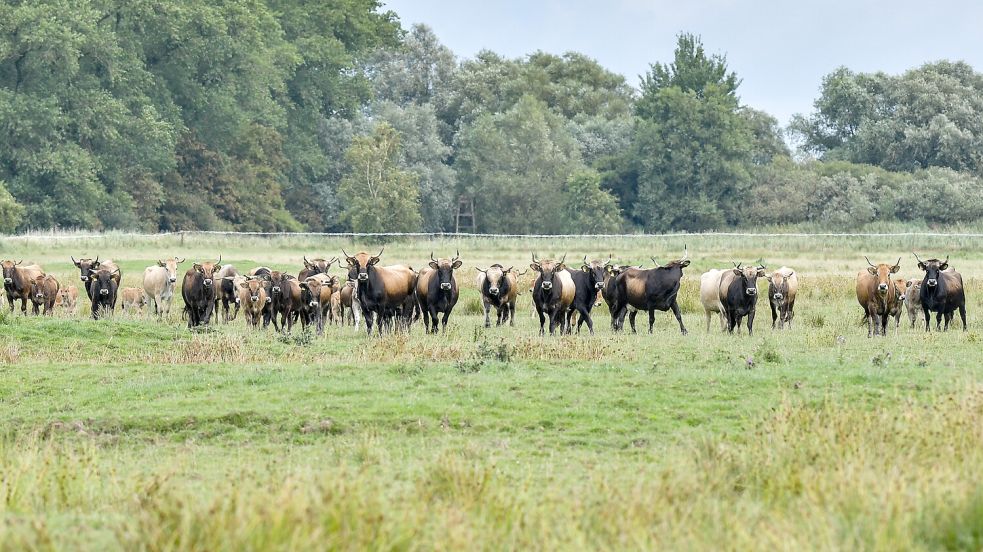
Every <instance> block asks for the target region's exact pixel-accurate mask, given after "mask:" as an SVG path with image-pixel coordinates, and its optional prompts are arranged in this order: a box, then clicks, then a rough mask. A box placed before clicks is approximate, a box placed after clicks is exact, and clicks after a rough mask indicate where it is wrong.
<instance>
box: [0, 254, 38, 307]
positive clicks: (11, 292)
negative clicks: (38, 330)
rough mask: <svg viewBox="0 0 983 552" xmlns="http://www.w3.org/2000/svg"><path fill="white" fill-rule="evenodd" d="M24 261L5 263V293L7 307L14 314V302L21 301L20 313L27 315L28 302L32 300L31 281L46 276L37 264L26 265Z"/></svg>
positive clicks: (2, 264) (1, 264) (0, 264)
mask: <svg viewBox="0 0 983 552" xmlns="http://www.w3.org/2000/svg"><path fill="white" fill-rule="evenodd" d="M23 262H24V261H17V262H14V261H3V262H2V263H0V266H2V267H3V291H4V293H5V294H6V295H7V305H9V306H10V312H14V301H15V300H17V299H20V311H21V313H22V314H24V315H25V316H26V315H27V301H28V300H29V299H30V298H31V281H33V280H34V279H35V278H37V277H38V276H41V275H43V274H44V270H42V269H41V267H40V266H38V265H36V264H31V265H24V266H21V264H22V263H23Z"/></svg>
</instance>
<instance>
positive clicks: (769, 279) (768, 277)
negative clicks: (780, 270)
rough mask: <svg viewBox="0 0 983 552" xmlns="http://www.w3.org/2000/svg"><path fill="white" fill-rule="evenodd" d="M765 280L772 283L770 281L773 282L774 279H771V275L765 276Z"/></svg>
mask: <svg viewBox="0 0 983 552" xmlns="http://www.w3.org/2000/svg"><path fill="white" fill-rule="evenodd" d="M765 280H768V283H769V284H770V283H772V281H771V276H765Z"/></svg>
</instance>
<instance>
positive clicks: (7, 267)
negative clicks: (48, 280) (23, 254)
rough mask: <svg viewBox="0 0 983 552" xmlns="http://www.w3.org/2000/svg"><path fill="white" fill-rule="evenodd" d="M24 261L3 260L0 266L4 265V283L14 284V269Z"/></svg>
mask: <svg viewBox="0 0 983 552" xmlns="http://www.w3.org/2000/svg"><path fill="white" fill-rule="evenodd" d="M22 262H24V261H16V262H15V261H3V262H2V263H0V266H2V267H3V283H4V284H12V283H13V282H14V270H15V267H16V266H17V265H19V264H21V263H22Z"/></svg>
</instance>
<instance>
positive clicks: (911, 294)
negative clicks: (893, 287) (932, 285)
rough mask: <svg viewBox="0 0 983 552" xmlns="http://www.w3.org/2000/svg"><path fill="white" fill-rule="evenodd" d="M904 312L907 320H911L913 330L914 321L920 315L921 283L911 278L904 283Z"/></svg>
mask: <svg viewBox="0 0 983 552" xmlns="http://www.w3.org/2000/svg"><path fill="white" fill-rule="evenodd" d="M904 304H905V310H907V311H908V319H909V320H911V328H912V329H914V328H915V321H917V320H918V316H919V315H920V314H921V313H922V281H921V280H919V279H917V278H912V279H910V280H908V281H907V282H905V292H904Z"/></svg>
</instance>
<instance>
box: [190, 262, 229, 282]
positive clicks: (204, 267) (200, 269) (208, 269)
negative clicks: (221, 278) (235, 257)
mask: <svg viewBox="0 0 983 552" xmlns="http://www.w3.org/2000/svg"><path fill="white" fill-rule="evenodd" d="M194 269H195V272H197V273H199V274H201V276H202V282H201V283H202V284H204V286H205V287H212V283H213V281H214V280H215V273H216V272H218V271H219V270H222V256H221V255H219V256H218V260H217V261H215V262H214V263H212V262H204V263H195V265H194Z"/></svg>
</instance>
